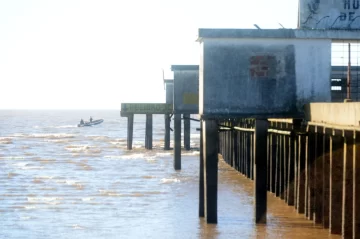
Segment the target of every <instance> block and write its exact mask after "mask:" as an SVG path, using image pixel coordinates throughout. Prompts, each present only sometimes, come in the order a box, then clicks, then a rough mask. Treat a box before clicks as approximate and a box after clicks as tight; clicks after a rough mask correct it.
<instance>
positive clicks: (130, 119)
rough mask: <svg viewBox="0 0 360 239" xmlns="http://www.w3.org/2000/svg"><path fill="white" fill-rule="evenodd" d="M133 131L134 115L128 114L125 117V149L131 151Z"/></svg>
mask: <svg viewBox="0 0 360 239" xmlns="http://www.w3.org/2000/svg"><path fill="white" fill-rule="evenodd" d="M133 131H134V115H133V114H130V115H129V116H128V117H127V149H128V150H131V149H132V143H133Z"/></svg>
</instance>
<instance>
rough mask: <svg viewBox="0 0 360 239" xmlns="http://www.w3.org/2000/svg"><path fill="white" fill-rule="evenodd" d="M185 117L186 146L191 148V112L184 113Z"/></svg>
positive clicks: (187, 148)
mask: <svg viewBox="0 0 360 239" xmlns="http://www.w3.org/2000/svg"><path fill="white" fill-rule="evenodd" d="M183 118H184V148H185V150H190V114H183Z"/></svg>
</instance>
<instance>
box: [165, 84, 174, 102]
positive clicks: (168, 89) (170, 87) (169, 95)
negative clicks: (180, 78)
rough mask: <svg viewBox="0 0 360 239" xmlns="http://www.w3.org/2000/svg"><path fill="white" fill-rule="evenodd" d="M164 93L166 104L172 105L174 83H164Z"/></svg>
mask: <svg viewBox="0 0 360 239" xmlns="http://www.w3.org/2000/svg"><path fill="white" fill-rule="evenodd" d="M165 91H166V102H165V103H166V104H173V103H174V82H166V83H165Z"/></svg>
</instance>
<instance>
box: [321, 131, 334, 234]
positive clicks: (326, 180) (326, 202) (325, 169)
mask: <svg viewBox="0 0 360 239" xmlns="http://www.w3.org/2000/svg"><path fill="white" fill-rule="evenodd" d="M328 131H331V132H328ZM330 134H332V130H331V129H327V128H324V134H323V159H322V163H323V165H322V181H323V185H322V187H323V195H322V196H323V197H322V210H323V213H322V215H323V227H324V228H329V222H330V214H329V212H330V199H329V198H330V154H331V149H332V147H330Z"/></svg>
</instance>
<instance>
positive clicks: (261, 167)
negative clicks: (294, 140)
mask: <svg viewBox="0 0 360 239" xmlns="http://www.w3.org/2000/svg"><path fill="white" fill-rule="evenodd" d="M268 127H269V122H268V121H267V120H258V119H257V120H256V121H255V145H254V148H255V149H254V152H255V166H254V187H255V189H254V191H255V192H254V194H255V222H256V223H266V211H267V188H266V181H267V175H266V174H267V155H266V154H267V150H266V146H267V131H268Z"/></svg>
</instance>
